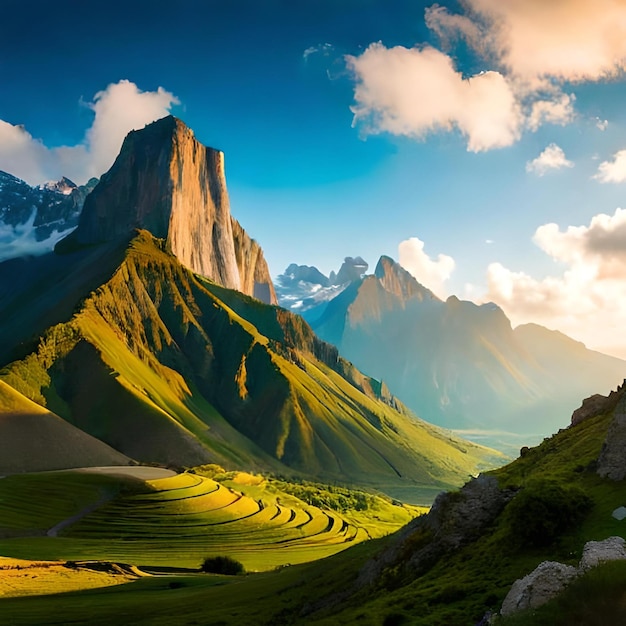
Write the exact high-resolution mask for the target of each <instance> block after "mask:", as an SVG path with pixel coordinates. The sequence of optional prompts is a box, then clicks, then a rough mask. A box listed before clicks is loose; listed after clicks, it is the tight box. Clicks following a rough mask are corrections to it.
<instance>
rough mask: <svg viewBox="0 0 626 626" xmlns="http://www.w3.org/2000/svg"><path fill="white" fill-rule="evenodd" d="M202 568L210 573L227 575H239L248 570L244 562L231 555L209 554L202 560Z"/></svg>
mask: <svg viewBox="0 0 626 626" xmlns="http://www.w3.org/2000/svg"><path fill="white" fill-rule="evenodd" d="M200 569H201V570H202V571H203V572H206V573H209V574H226V575H227V576H238V575H239V574H245V572H246V570H245V568H244V566H243V564H241V563H240V562H239V561H237V560H236V559H233V558H231V557H229V556H208V557H207V558H206V559H204V561H202V565H201V566H200Z"/></svg>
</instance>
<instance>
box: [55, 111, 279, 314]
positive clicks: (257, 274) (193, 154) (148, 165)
mask: <svg viewBox="0 0 626 626" xmlns="http://www.w3.org/2000/svg"><path fill="white" fill-rule="evenodd" d="M234 222H235V220H234V219H233V218H232V217H231V214H230V202H229V198H228V192H227V190H226V178H225V175H224V153H223V152H221V151H220V150H215V149H213V148H209V147H207V146H204V145H203V144H201V143H200V142H199V141H198V140H197V139H196V138H195V136H194V134H193V131H192V130H191V129H190V128H188V127H187V126H186V125H185V123H184V122H182V121H181V120H179V119H178V118H176V117H174V116H171V115H170V116H167V117H164V118H162V119H160V120H157V121H156V122H153V123H152V124H148V125H147V126H146V127H145V128H143V129H142V130H136V131H131V132H130V133H129V134H128V135H127V136H126V138H125V139H124V143H123V145H122V149H121V151H120V154H119V155H118V157H117V159H116V160H115V163H113V166H112V167H111V169H110V170H109V171H108V172H107V173H106V174H104V175H103V176H102V179H101V181H100V183H99V184H98V185H97V186H96V188H95V189H94V190H93V192H92V193H91V194H90V195H89V196H88V198H87V200H86V201H85V207H84V210H83V213H82V215H81V218H80V221H79V225H78V228H77V229H76V231H74V233H72V235H70V238H71V242H73V243H76V244H78V245H80V246H82V245H90V244H95V243H100V242H104V241H111V240H114V239H117V238H122V237H125V236H128V235H130V234H132V232H133V231H134V230H135V229H137V228H142V229H145V230H147V231H149V232H151V233H152V234H153V235H154V236H155V237H159V238H161V239H165V240H166V241H167V245H168V248H169V249H170V250H171V251H172V253H173V254H174V255H175V256H176V257H177V258H178V260H179V261H180V262H181V263H182V264H183V265H184V266H185V267H187V268H189V269H191V270H192V271H193V272H195V273H197V274H200V275H201V276H204V277H206V278H209V279H211V280H214V281H215V282H217V283H219V284H220V285H223V286H224V287H228V288H229V289H237V290H240V291H243V292H244V293H247V294H248V295H251V296H256V297H259V298H260V299H263V300H265V301H266V302H268V303H275V302H276V296H275V294H274V289H273V286H272V283H271V279H270V275H269V270H268V268H267V264H266V262H265V259H264V257H263V255H262V251H261V249H260V247H259V246H258V244H257V243H256V242H254V241H253V240H251V239H250V238H249V236H248V235H247V234H246V233H245V231H243V229H242V228H241V227H240V226H239V224H236V225H235V224H234ZM66 245H67V244H66Z"/></svg>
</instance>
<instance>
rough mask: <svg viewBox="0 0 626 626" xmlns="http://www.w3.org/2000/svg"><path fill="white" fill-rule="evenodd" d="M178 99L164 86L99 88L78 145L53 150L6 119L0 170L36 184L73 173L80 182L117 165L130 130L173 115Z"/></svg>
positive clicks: (0, 129) (0, 133)
mask: <svg viewBox="0 0 626 626" xmlns="http://www.w3.org/2000/svg"><path fill="white" fill-rule="evenodd" d="M178 103H179V101H178V99H177V98H176V97H175V96H174V95H173V94H171V93H170V92H168V91H165V90H164V89H163V88H161V87H159V88H158V89H157V91H141V90H140V89H139V88H138V87H137V85H135V84H134V83H132V82H130V81H127V80H122V81H120V82H118V83H113V84H110V85H109V86H108V87H107V88H106V89H104V90H103V91H100V92H98V93H97V94H96V95H95V96H94V99H93V102H91V103H90V104H89V105H88V106H89V107H90V108H91V109H92V110H93V112H94V115H95V117H94V121H93V124H92V125H91V127H90V128H89V129H88V130H87V132H86V134H85V137H84V139H83V141H82V142H81V143H80V144H78V145H75V146H61V147H56V148H48V147H47V146H45V145H44V144H43V143H42V142H41V141H40V140H38V139H35V138H33V137H32V135H30V133H28V132H27V131H26V130H25V129H24V128H23V127H21V126H13V125H11V124H9V123H7V122H5V121H2V120H0V170H4V171H7V172H9V173H10V174H13V175H14V176H17V177H18V178H22V179H23V180H25V181H26V182H28V183H30V184H32V185H34V184H39V183H41V182H43V181H45V180H58V179H59V178H61V176H67V177H68V178H70V179H72V180H73V181H75V182H76V183H78V184H80V183H83V182H85V181H86V180H88V179H89V178H91V177H92V176H101V175H102V174H103V173H104V172H105V171H106V170H107V169H108V168H109V167H110V166H111V165H112V163H113V161H114V160H115V157H116V156H117V154H118V152H119V150H120V147H121V145H122V141H123V139H124V137H125V136H126V134H127V133H128V132H129V131H131V130H134V129H139V128H143V127H144V126H145V125H146V124H148V123H150V122H153V121H154V120H157V119H159V118H161V117H165V116H166V115H168V114H169V112H170V110H171V108H172V106H173V105H175V104H178Z"/></svg>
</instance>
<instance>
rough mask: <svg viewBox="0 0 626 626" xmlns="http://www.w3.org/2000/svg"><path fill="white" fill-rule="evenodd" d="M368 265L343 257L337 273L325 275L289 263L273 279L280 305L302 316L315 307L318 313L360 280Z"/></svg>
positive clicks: (309, 268)
mask: <svg viewBox="0 0 626 626" xmlns="http://www.w3.org/2000/svg"><path fill="white" fill-rule="evenodd" d="M368 267H369V265H368V264H367V262H366V261H364V260H363V259H362V258H361V257H360V256H358V257H355V258H353V257H350V256H348V257H346V258H345V259H344V261H343V263H342V264H341V267H340V268H339V271H338V272H334V271H333V272H331V273H330V276H324V274H322V272H320V271H319V270H318V269H317V267H315V266H310V265H296V264H295V263H292V264H291V265H289V267H287V269H286V270H285V271H284V272H283V273H282V274H279V275H278V276H277V278H276V285H275V288H276V295H277V297H278V302H279V304H280V306H282V307H285V308H286V309H289V310H290V311H293V312H294V313H304V311H308V310H309V309H312V308H314V307H315V310H316V312H317V314H318V315H319V314H321V311H322V310H323V307H320V306H319V305H322V304H324V303H326V302H328V301H330V300H332V299H333V298H334V297H335V296H337V295H339V294H340V293H341V292H342V291H343V290H344V289H345V288H346V287H347V286H348V285H349V284H350V283H352V282H353V281H358V280H361V278H363V276H364V274H365V272H367V268H368Z"/></svg>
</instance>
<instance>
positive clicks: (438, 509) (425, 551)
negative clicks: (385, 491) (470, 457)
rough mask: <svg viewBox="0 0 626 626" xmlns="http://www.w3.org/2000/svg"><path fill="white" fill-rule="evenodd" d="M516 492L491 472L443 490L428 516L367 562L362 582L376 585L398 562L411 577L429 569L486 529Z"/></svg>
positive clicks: (361, 575) (413, 523)
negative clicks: (501, 487) (505, 485)
mask: <svg viewBox="0 0 626 626" xmlns="http://www.w3.org/2000/svg"><path fill="white" fill-rule="evenodd" d="M514 495H515V492H514V491H512V490H510V489H500V487H499V486H498V481H497V479H496V478H495V477H494V476H489V475H487V474H481V475H480V476H478V478H474V479H472V480H470V481H469V482H468V483H466V484H465V485H464V486H463V488H462V489H461V490H460V491H455V492H442V493H440V494H439V495H438V496H437V498H436V499H435V502H434V503H433V506H432V508H431V510H430V512H429V513H428V514H427V515H424V516H422V517H418V518H416V519H415V520H413V521H412V522H411V523H409V524H408V525H407V526H406V527H405V528H404V530H403V531H401V533H400V534H399V535H398V539H397V540H396V541H395V542H394V544H393V545H392V546H391V547H390V548H388V549H387V550H385V551H384V552H383V553H381V554H380V555H378V556H377V558H376V559H373V560H371V561H369V562H368V563H367V564H366V565H365V567H364V568H363V570H362V571H361V573H360V575H359V581H358V584H359V585H360V586H365V585H369V584H372V583H374V582H375V580H376V579H377V578H379V577H380V576H381V574H382V573H383V571H384V570H385V569H386V568H389V567H393V566H396V565H401V567H402V568H403V569H404V570H405V571H406V572H409V573H410V575H411V576H416V575H420V574H422V573H424V572H426V571H428V570H429V569H430V568H431V567H433V566H434V565H435V564H436V563H437V562H438V561H439V560H440V559H441V558H442V557H444V556H445V555H446V554H449V553H451V552H453V551H454V550H457V549H458V548H460V547H461V546H463V545H466V544H468V543H470V542H471V541H474V540H475V539H477V538H478V537H480V536H481V535H482V534H483V533H484V532H486V530H487V528H488V527H489V526H490V525H491V524H492V523H493V522H494V520H495V519H496V517H497V516H498V515H499V514H500V512H501V511H502V510H503V509H504V507H505V506H506V504H507V503H508V502H509V501H510V500H511V498H512V497H513V496H514ZM409 555H410V556H409ZM407 557H408V558H407Z"/></svg>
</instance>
